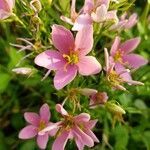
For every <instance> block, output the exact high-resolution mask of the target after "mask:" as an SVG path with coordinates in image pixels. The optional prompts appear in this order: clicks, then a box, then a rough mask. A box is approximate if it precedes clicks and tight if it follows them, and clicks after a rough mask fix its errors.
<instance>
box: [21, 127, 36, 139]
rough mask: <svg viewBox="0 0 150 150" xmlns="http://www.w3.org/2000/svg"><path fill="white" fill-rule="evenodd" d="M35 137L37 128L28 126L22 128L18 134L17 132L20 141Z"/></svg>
mask: <svg viewBox="0 0 150 150" xmlns="http://www.w3.org/2000/svg"><path fill="white" fill-rule="evenodd" d="M36 135H37V128H36V127H34V126H32V125H28V126H26V127H24V128H23V129H22V130H21V131H20V132H19V138H20V139H31V138H33V137H35V136H36Z"/></svg>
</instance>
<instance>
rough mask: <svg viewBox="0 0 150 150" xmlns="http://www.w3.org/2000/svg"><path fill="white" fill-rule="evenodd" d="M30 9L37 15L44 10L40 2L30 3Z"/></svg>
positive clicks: (35, 0)
mask: <svg viewBox="0 0 150 150" xmlns="http://www.w3.org/2000/svg"><path fill="white" fill-rule="evenodd" d="M30 7H31V8H32V9H33V10H34V11H35V12H37V13H39V12H40V11H41V10H42V5H41V2H40V0H32V1H31V2H30Z"/></svg>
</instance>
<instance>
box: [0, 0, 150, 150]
mask: <svg viewBox="0 0 150 150" xmlns="http://www.w3.org/2000/svg"><path fill="white" fill-rule="evenodd" d="M26 2H27V1H26ZM41 2H42V5H43V10H42V11H41V13H40V14H39V17H40V18H41V21H42V22H43V24H42V25H41V27H40V32H39V33H38V35H35V37H37V38H39V37H40V39H41V41H42V45H46V46H47V45H48V46H49V42H50V40H49V38H50V32H51V29H50V26H51V25H52V24H54V23H56V24H63V25H65V26H67V27H68V25H66V24H65V23H63V22H62V21H61V20H60V19H59V17H60V15H61V14H62V13H64V14H66V15H67V14H68V12H69V1H68V0H64V1H63V0H54V1H53V3H52V5H50V4H49V3H48V1H47V0H41ZM77 2H78V7H80V5H81V4H83V2H82V1H79V0H78V1H77ZM80 3H81V4H80ZM149 7H150V1H146V0H136V1H135V5H133V6H132V7H131V8H130V9H129V12H130V13H132V12H137V13H138V15H139V22H138V24H137V25H136V26H135V27H134V28H133V29H132V30H128V31H123V32H122V33H121V36H122V37H123V38H124V39H129V38H132V37H136V36H140V37H141V38H142V40H141V43H140V45H139V46H138V48H137V49H136V53H139V54H141V55H143V56H144V57H145V58H147V59H149V58H150V57H149V56H150V55H149V54H150V13H149V12H150V11H149ZM14 12H15V13H16V14H17V15H18V17H19V18H20V20H23V23H24V25H25V27H23V26H22V25H21V24H20V23H18V22H17V21H12V20H11V19H10V20H9V21H8V22H0V150H7V149H9V150H36V149H38V148H37V146H36V143H35V140H26V141H23V140H20V139H18V133H19V131H20V129H21V128H23V127H24V126H25V124H26V123H25V120H24V118H23V114H24V112H26V111H35V112H38V110H39V108H40V106H41V105H42V104H43V103H45V102H46V103H48V104H49V106H50V109H51V112H52V118H51V120H52V121H54V122H55V121H57V120H58V114H57V113H56V112H55V104H56V103H59V102H62V101H63V98H64V97H63V96H62V95H63V91H60V92H57V91H56V90H55V89H54V87H53V80H52V79H53V74H51V75H50V77H48V78H47V79H46V80H44V81H43V82H41V78H42V76H43V75H44V72H46V70H44V69H43V68H40V67H37V66H35V64H34V63H33V59H34V57H35V54H33V55H32V56H31V57H30V58H28V59H25V60H24V61H22V62H21V63H20V67H24V66H26V67H31V68H34V69H35V70H36V71H35V73H34V74H33V75H32V76H30V77H28V76H22V75H16V74H15V73H13V72H12V69H13V68H15V66H16V64H17V63H18V62H19V61H20V59H21V58H22V57H24V56H25V53H26V54H28V53H30V51H27V52H21V53H18V52H17V51H18V49H17V48H14V47H13V46H11V45H10V43H18V41H17V40H16V38H18V37H22V38H26V37H27V38H32V37H33V34H32V32H31V31H32V29H33V26H31V25H30V24H29V25H28V23H29V22H30V19H29V18H30V17H28V16H26V15H25V17H24V16H23V15H24V14H26V13H30V10H27V9H26V7H25V6H23V5H22V2H21V1H20V0H18V1H16V7H15V10H14ZM148 15H149V17H148ZM114 34H115V33H113V35H114ZM101 38H102V40H100V41H99V42H98V43H97V45H96V46H97V47H98V48H99V49H101V52H100V53H101V55H103V52H102V48H103V47H104V45H103V44H107V43H104V40H103V39H105V40H106V41H107V42H110V39H109V38H108V37H101ZM112 40H113V39H112ZM19 44H24V43H19ZM102 57H103V56H102ZM100 61H101V63H102V64H103V63H104V62H103V59H102V58H101V60H100ZM102 76H103V75H101V76H100V75H99V76H96V77H89V78H87V77H86V78H82V77H80V78H79V79H77V80H76V82H77V81H78V83H74V85H73V86H74V87H76V84H77V86H81V87H87V86H88V87H89V88H95V89H98V90H100V91H103V90H106V91H107V92H108V93H109V97H110V99H114V100H117V101H118V102H119V103H120V104H121V105H122V107H123V108H124V109H125V110H126V112H127V113H126V114H125V115H124V116H123V117H124V121H125V123H119V122H117V123H116V125H115V127H114V128H112V115H111V114H110V113H108V112H107V111H106V110H105V109H104V108H98V109H95V110H88V108H86V107H87V104H88V99H86V98H84V97H81V101H82V102H81V103H82V105H83V106H85V109H84V111H86V112H89V113H90V114H91V116H92V118H93V119H94V118H95V119H98V120H99V122H98V124H97V126H96V128H95V133H96V135H97V137H98V138H99V139H100V141H101V142H100V143H99V144H97V145H95V147H93V148H91V149H93V150H109V149H110V150H113V149H114V150H150V108H149V106H150V66H149V64H148V65H147V66H144V67H142V68H140V69H139V70H137V71H136V72H134V73H133V78H134V79H135V80H139V81H141V82H144V84H145V85H144V86H137V87H134V86H132V87H130V86H129V87H128V91H127V92H120V91H119V92H118V91H108V88H107V87H105V86H101V84H102V83H101V78H102ZM87 79H88V80H87ZM68 88H69V86H68ZM53 140H54V139H53V138H50V140H49V144H48V148H47V149H51V144H52V142H53ZM66 149H68V150H72V149H76V148H75V146H74V143H73V142H72V141H71V142H69V143H68V145H67V147H66Z"/></svg>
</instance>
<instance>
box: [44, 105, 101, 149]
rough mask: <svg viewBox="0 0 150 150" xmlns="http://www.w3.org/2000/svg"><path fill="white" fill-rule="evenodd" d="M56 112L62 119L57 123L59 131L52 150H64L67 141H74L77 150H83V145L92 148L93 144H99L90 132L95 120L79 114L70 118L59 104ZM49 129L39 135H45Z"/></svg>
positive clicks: (85, 114) (84, 114)
mask: <svg viewBox="0 0 150 150" xmlns="http://www.w3.org/2000/svg"><path fill="white" fill-rule="evenodd" d="M56 110H57V111H58V112H59V113H60V114H61V115H62V117H63V118H64V119H63V120H62V121H60V122H58V123H57V125H58V128H59V130H58V133H57V134H56V135H57V137H56V140H55V141H54V143H53V146H52V150H64V148H65V145H66V143H67V141H68V139H74V140H75V143H76V145H77V147H78V149H79V150H83V149H84V146H85V145H86V146H88V147H93V146H94V142H99V140H98V139H97V137H96V136H95V134H94V133H93V132H92V130H91V129H92V128H94V126H95V124H96V122H97V120H90V115H89V114H87V113H81V114H79V115H77V116H72V115H70V114H68V112H67V111H66V110H65V109H64V108H63V107H62V105H60V104H57V105H56ZM49 129H50V130H51V127H50V128H49V127H47V128H45V129H44V130H43V131H41V133H45V132H47V131H49Z"/></svg>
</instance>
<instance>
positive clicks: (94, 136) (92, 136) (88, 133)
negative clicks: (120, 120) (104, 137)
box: [84, 128, 99, 143]
mask: <svg viewBox="0 0 150 150" xmlns="http://www.w3.org/2000/svg"><path fill="white" fill-rule="evenodd" d="M84 132H85V133H86V134H87V135H89V136H90V137H91V138H92V139H93V141H94V142H97V143H98V142H99V140H98V138H97V137H96V135H95V134H94V133H93V132H92V131H91V130H90V129H88V128H87V129H85V130H84Z"/></svg>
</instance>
